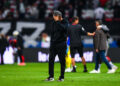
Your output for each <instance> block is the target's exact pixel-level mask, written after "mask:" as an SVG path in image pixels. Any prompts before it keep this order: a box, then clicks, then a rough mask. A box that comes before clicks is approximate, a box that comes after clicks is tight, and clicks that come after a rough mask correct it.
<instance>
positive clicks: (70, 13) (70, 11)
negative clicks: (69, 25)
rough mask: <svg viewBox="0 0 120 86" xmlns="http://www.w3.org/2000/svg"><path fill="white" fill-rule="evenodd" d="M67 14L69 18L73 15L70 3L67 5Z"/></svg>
mask: <svg viewBox="0 0 120 86" xmlns="http://www.w3.org/2000/svg"><path fill="white" fill-rule="evenodd" d="M68 15H69V19H71V18H72V17H73V16H74V8H73V6H72V5H71V4H70V5H69V6H68Z"/></svg>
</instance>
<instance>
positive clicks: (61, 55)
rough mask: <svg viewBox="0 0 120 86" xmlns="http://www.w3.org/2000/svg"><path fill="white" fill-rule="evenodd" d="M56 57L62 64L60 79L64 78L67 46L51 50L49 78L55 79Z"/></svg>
mask: <svg viewBox="0 0 120 86" xmlns="http://www.w3.org/2000/svg"><path fill="white" fill-rule="evenodd" d="M56 55H58V57H59V61H60V64H61V75H60V77H61V78H64V72H65V55H66V46H63V47H54V48H50V56H49V76H50V77H54V60H55V56H56Z"/></svg>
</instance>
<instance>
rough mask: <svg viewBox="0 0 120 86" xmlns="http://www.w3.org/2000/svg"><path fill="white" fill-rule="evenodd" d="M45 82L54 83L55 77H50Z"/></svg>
mask: <svg viewBox="0 0 120 86" xmlns="http://www.w3.org/2000/svg"><path fill="white" fill-rule="evenodd" d="M45 81H54V78H53V77H48V78H47V79H46V80H45Z"/></svg>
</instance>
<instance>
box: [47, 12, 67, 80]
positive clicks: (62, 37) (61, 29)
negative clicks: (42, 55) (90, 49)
mask: <svg viewBox="0 0 120 86" xmlns="http://www.w3.org/2000/svg"><path fill="white" fill-rule="evenodd" d="M53 19H54V21H53V23H52V29H51V44H50V56H49V77H48V78H47V79H46V81H54V60H55V56H56V55H57V54H58V57H59V60H60V64H61V75H60V77H59V79H58V81H64V72H65V55H66V47H67V44H66V40H67V27H68V22H67V21H66V20H65V19H63V18H62V13H61V12H60V11H54V13H53Z"/></svg>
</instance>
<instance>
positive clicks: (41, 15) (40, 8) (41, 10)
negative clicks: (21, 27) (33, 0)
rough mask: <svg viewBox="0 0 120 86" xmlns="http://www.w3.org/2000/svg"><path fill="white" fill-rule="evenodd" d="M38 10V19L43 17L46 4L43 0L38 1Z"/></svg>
mask: <svg viewBox="0 0 120 86" xmlns="http://www.w3.org/2000/svg"><path fill="white" fill-rule="evenodd" d="M38 10H39V19H44V18H45V14H46V10H47V5H46V4H45V3H44V0H40V3H39V4H38Z"/></svg>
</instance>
